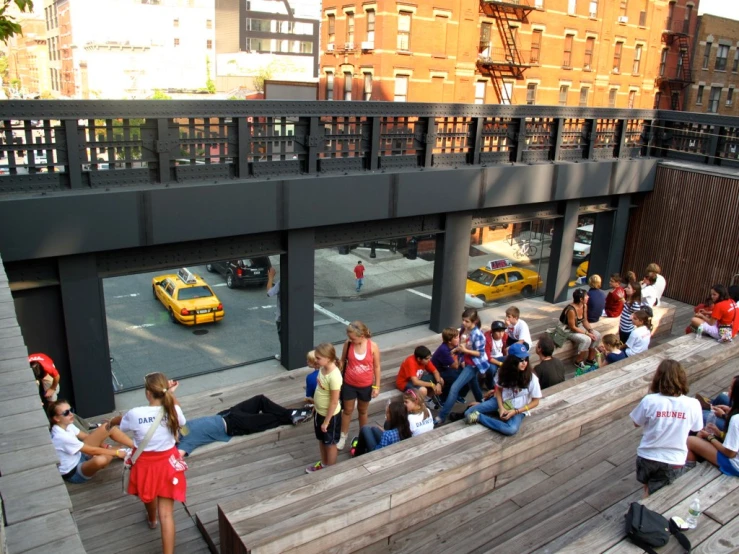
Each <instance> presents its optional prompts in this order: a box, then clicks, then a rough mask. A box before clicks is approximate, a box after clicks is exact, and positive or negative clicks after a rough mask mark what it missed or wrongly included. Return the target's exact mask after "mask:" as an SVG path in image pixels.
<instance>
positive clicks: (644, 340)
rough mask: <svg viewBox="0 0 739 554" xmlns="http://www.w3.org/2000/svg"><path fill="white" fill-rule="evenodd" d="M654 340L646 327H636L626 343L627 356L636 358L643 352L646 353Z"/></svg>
mask: <svg viewBox="0 0 739 554" xmlns="http://www.w3.org/2000/svg"><path fill="white" fill-rule="evenodd" d="M651 339H652V333H651V332H650V331H649V328H648V327H647V326H646V325H642V326H641V327H634V330H633V331H631V334H630V335H629V338H628V340H627V341H626V350H625V352H626V355H627V356H635V355H636V354H640V353H642V352H646V351H647V349H648V348H649V341H650V340H651Z"/></svg>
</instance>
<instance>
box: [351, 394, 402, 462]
mask: <svg viewBox="0 0 739 554" xmlns="http://www.w3.org/2000/svg"><path fill="white" fill-rule="evenodd" d="M410 437H411V427H410V424H409V423H408V410H407V409H406V407H405V403H404V402H403V401H402V400H394V401H393V402H391V403H390V404H388V406H387V408H386V409H385V427H384V429H383V428H381V427H379V426H374V425H365V426H364V427H362V429H361V431H359V436H358V437H355V438H354V440H352V448H351V450H350V452H349V453H350V454H351V455H352V457H354V456H361V455H362V454H366V453H367V452H371V451H372V450H379V449H380V448H385V447H386V446H390V445H391V444H395V443H396V442H400V441H402V440H405V439H409V438H410Z"/></svg>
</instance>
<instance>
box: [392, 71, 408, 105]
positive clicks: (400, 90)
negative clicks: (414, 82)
mask: <svg viewBox="0 0 739 554" xmlns="http://www.w3.org/2000/svg"><path fill="white" fill-rule="evenodd" d="M409 80H410V79H409V78H408V75H396V76H395V97H394V98H393V100H395V101H396V102H405V101H406V100H407V99H408V81H409Z"/></svg>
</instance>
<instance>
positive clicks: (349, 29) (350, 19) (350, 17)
mask: <svg viewBox="0 0 739 554" xmlns="http://www.w3.org/2000/svg"><path fill="white" fill-rule="evenodd" d="M346 44H347V48H349V49H352V48H354V12H346ZM349 45H351V46H349Z"/></svg>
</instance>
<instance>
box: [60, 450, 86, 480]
mask: <svg viewBox="0 0 739 554" xmlns="http://www.w3.org/2000/svg"><path fill="white" fill-rule="evenodd" d="M80 456H81V457H80V461H79V462H77V467H76V468H74V469H73V470H72V471H70V472H69V473H67V474H66V475H62V479H64V480H65V481H66V482H67V483H72V484H74V485H82V484H83V483H87V482H88V481H89V480H90V479H92V476H90V477H85V474H84V473H82V464H84V463H85V462H86V461H87V460H89V459H90V458H92V456H88V455H87V454H80Z"/></svg>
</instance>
